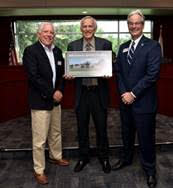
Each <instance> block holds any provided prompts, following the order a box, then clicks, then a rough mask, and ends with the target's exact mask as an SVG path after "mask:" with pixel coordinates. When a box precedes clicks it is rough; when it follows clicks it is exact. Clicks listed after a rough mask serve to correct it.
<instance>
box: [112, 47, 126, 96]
mask: <svg viewBox="0 0 173 188" xmlns="http://www.w3.org/2000/svg"><path fill="white" fill-rule="evenodd" d="M122 55H123V54H122V46H120V48H119V51H118V55H117V59H116V63H115V65H114V66H115V68H114V70H115V74H116V81H117V87H118V91H119V93H120V95H122V94H123V93H125V92H126V87H125V85H124V81H123V80H124V79H123V77H122V71H123V70H122V69H121V67H122V65H121V57H122Z"/></svg>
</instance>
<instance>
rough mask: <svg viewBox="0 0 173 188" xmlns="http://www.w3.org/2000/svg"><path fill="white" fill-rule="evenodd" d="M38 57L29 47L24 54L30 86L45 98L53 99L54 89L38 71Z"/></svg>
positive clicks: (24, 63)
mask: <svg viewBox="0 0 173 188" xmlns="http://www.w3.org/2000/svg"><path fill="white" fill-rule="evenodd" d="M38 61H39V60H38V56H37V55H36V52H35V50H34V49H33V48H32V47H27V48H26V49H25V50H24V54H23V65H24V68H25V70H26V72H27V75H28V80H29V84H31V85H32V86H33V87H34V88H35V89H37V90H38V91H39V92H40V94H41V96H42V97H43V98H45V99H46V98H52V96H53V89H52V88H51V87H50V85H49V84H48V82H47V81H45V80H44V78H43V77H42V76H41V75H40V72H39V71H38Z"/></svg>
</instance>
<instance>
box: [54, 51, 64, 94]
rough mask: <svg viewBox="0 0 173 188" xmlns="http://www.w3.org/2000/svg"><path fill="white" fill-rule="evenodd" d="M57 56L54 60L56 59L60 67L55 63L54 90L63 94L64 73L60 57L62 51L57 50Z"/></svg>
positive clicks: (61, 57)
mask: <svg viewBox="0 0 173 188" xmlns="http://www.w3.org/2000/svg"><path fill="white" fill-rule="evenodd" d="M57 56H58V57H56V58H55V59H58V60H57V61H60V62H61V65H58V63H57V62H56V69H57V71H56V73H57V75H56V77H57V79H56V88H55V89H56V90H60V91H61V92H64V87H65V79H64V78H63V75H64V73H65V65H64V58H63V56H62V51H61V50H60V49H59V48H57Z"/></svg>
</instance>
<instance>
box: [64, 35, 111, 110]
mask: <svg viewBox="0 0 173 188" xmlns="http://www.w3.org/2000/svg"><path fill="white" fill-rule="evenodd" d="M67 50H68V51H83V38H81V39H79V40H75V41H73V42H71V43H70V44H69V45H68V47H67ZM95 50H111V51H112V43H111V42H110V41H108V40H106V39H103V38H99V37H95ZM75 85H76V100H75V107H76V108H77V107H78V105H79V101H80V96H81V91H82V78H76V79H75ZM98 88H99V95H100V99H101V104H102V106H103V108H107V106H108V103H109V86H108V80H107V79H103V78H98Z"/></svg>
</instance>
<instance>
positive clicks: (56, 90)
mask: <svg viewBox="0 0 173 188" xmlns="http://www.w3.org/2000/svg"><path fill="white" fill-rule="evenodd" d="M37 36H38V41H37V42H36V43H34V44H33V45H31V46H28V47H27V48H26V49H25V51H24V55H23V65H24V67H25V69H26V72H27V75H28V86H29V104H30V108H31V118H32V144H33V163H34V177H35V178H36V180H37V182H38V183H40V184H47V183H48V178H47V176H46V175H45V173H44V170H45V144H46V140H47V139H48V145H49V157H50V159H49V161H50V162H52V163H54V164H56V165H61V166H67V165H68V164H69V162H68V161H67V160H64V159H62V146H61V106H60V102H61V100H62V97H63V93H62V92H63V88H64V84H63V78H62V75H63V72H64V71H63V70H64V60H63V57H62V51H61V50H60V49H59V48H57V47H56V46H54V45H53V41H54V37H55V33H54V27H53V25H52V24H51V23H49V22H44V23H42V24H41V25H40V27H39V29H38V33H37Z"/></svg>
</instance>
